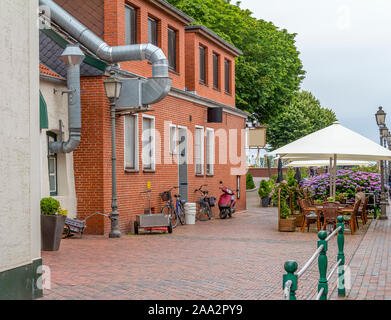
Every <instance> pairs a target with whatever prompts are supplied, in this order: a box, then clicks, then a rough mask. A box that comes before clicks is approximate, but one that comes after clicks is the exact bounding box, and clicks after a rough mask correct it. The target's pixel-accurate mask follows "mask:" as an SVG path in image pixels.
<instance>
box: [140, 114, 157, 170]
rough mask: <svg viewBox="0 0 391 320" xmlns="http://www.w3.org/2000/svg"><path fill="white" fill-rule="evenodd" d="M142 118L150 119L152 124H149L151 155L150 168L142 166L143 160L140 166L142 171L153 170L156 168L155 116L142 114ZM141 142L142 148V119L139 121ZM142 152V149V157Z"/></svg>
mask: <svg viewBox="0 0 391 320" xmlns="http://www.w3.org/2000/svg"><path fill="white" fill-rule="evenodd" d="M144 119H150V120H152V125H151V128H152V130H151V131H152V132H151V136H152V142H151V147H152V156H151V168H144V161H143V165H142V168H143V170H144V171H155V170H156V160H155V157H156V146H155V130H156V129H155V128H156V126H155V117H154V116H150V115H143V117H142V120H144ZM141 128H142V129H141V130H142V131H141V132H142V133H141V144H142V148H144V146H143V135H144V121H142V123H141ZM143 154H144V150H142V153H141V157H142V158H143Z"/></svg>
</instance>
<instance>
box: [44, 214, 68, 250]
mask: <svg viewBox="0 0 391 320" xmlns="http://www.w3.org/2000/svg"><path fill="white" fill-rule="evenodd" d="M65 219H66V217H65V216H62V215H41V245H42V251H57V250H59V249H60V243H61V237H62V233H63V231H64V225H65Z"/></svg>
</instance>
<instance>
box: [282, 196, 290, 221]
mask: <svg viewBox="0 0 391 320" xmlns="http://www.w3.org/2000/svg"><path fill="white" fill-rule="evenodd" d="M290 215H291V210H290V209H289V206H288V204H287V203H286V200H285V199H283V198H281V203H280V218H281V219H286V218H289V216H290Z"/></svg>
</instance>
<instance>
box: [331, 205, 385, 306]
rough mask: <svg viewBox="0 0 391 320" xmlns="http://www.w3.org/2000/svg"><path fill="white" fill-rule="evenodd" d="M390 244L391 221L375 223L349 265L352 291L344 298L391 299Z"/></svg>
mask: <svg viewBox="0 0 391 320" xmlns="http://www.w3.org/2000/svg"><path fill="white" fill-rule="evenodd" d="M388 215H389V216H390V212H388ZM390 244H391V221H390V220H376V221H374V222H373V223H372V224H371V226H370V228H369V229H368V232H367V233H366V235H365V236H364V238H363V241H362V243H361V245H360V247H359V248H358V249H357V251H356V253H355V255H354V257H353V258H352V260H351V262H350V264H349V266H350V273H351V289H350V290H348V291H347V297H346V298H345V299H352V300H355V299H357V300H391V246H390ZM333 298H337V297H336V293H335V292H334V295H333Z"/></svg>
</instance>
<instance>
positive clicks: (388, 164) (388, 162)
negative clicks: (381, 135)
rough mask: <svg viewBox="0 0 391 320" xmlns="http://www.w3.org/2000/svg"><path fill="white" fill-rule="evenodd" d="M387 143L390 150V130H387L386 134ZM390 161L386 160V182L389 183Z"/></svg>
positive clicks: (390, 173)
mask: <svg viewBox="0 0 391 320" xmlns="http://www.w3.org/2000/svg"><path fill="white" fill-rule="evenodd" d="M387 145H388V150H391V132H390V131H388V135H387ZM390 170H391V162H390V161H387V182H386V183H389V181H390V175H391V171H390Z"/></svg>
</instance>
